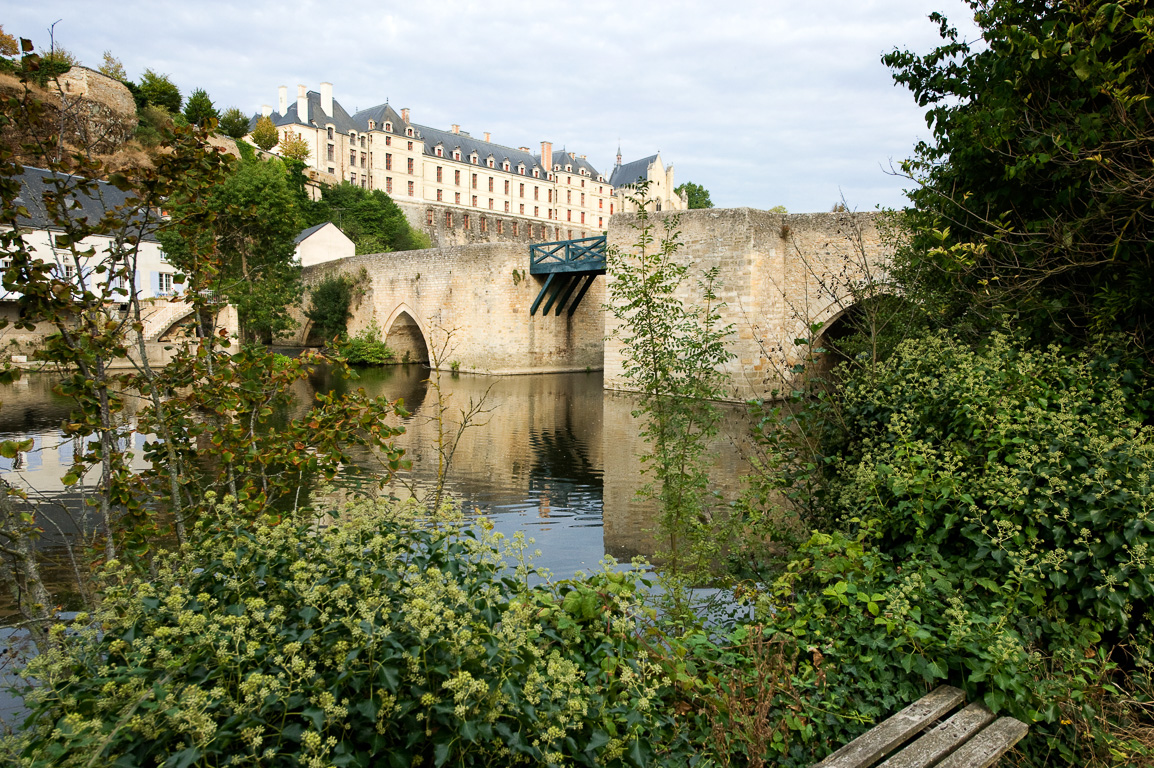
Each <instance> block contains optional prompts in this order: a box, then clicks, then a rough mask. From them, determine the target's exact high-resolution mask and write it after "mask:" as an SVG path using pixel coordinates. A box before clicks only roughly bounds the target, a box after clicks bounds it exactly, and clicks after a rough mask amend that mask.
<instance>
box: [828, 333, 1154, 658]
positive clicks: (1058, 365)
mask: <svg viewBox="0 0 1154 768" xmlns="http://www.w3.org/2000/svg"><path fill="white" fill-rule="evenodd" d="M874 377H875V378H874V379H873V380H872V381H867V380H866V379H865V378H864V377H863V378H859V379H856V380H851V381H849V382H847V384H846V387H845V390H844V419H845V423H847V424H849V425H852V427H851V429H852V434H851V436H850V440H849V442H848V443H847V447H846V451H845V455H844V456H843V457H842V462H841V463H840V465H839V466H840V469H839V471H838V474H837V477H836V479H835V482H834V484H833V489H832V496H833V509H834V510H835V512H836V513H838V514H840V515H842V516H843V517H845V518H860V519H863V520H876V521H877V525H878V533H879V535H880V536H881V537H883V539H884V540H885V541H886V542H887V544H886V548H887V550H888V551H890V552H892V553H893V554H894V555H895V556H897V557H899V558H900V557H901V556H903V555H904V554H906V553H909V552H914V551H917V550H919V549H920V548H922V547H925V546H932V547H934V548H936V549H937V551H939V552H940V553H941V556H942V557H943V558H944V559H945V560H946V561H947V562H949V563H950V564H951V567H953V568H956V569H957V570H958V572H965V573H968V574H970V578H971V579H992V580H994V581H995V582H998V583H1007V582H1012V583H1016V584H1020V585H1021V587H1022V589H1025V590H1027V591H1028V592H1029V593H1030V595H1031V599H1032V600H1033V601H1034V604H1035V606H1036V611H1034V613H1036V615H1037V617H1038V619H1039V620H1040V621H1042V623H1043V625H1044V624H1045V622H1047V621H1050V620H1055V621H1061V620H1064V621H1068V622H1076V621H1079V620H1082V619H1092V620H1094V621H1095V622H1098V623H1100V625H1101V627H1102V628H1103V629H1105V630H1106V631H1108V632H1110V633H1112V634H1113V635H1114V636H1115V637H1122V638H1124V637H1126V636H1127V635H1128V634H1130V633H1133V632H1140V633H1142V634H1143V635H1145V634H1146V633H1148V632H1149V631H1150V628H1151V627H1150V616H1149V612H1150V610H1151V607H1154V602H1152V598H1154V570H1148V569H1147V558H1148V553H1149V552H1150V549H1151V547H1152V546H1154V519H1151V517H1150V514H1151V511H1152V509H1154V488H1152V485H1154V440H1152V437H1154V433H1152V432H1151V431H1150V429H1149V428H1146V427H1143V426H1142V424H1141V421H1140V420H1139V419H1138V418H1136V416H1134V415H1133V413H1132V407H1133V404H1134V403H1133V401H1135V400H1137V399H1138V397H1139V394H1140V393H1139V392H1138V391H1137V388H1136V386H1135V385H1136V382H1135V381H1134V379H1133V377H1132V376H1131V375H1129V374H1128V373H1127V372H1126V371H1123V370H1119V369H1118V368H1117V367H1116V365H1114V364H1113V363H1112V361H1111V359H1110V357H1108V356H1107V355H1106V354H1105V353H1099V354H1077V355H1066V354H1062V353H1060V352H1059V351H1057V350H1056V349H1048V350H1042V351H1038V350H1031V349H1029V348H1026V347H1024V346H1022V345H1021V344H1019V343H1017V342H1015V341H1013V340H1012V339H1010V338H1008V337H1006V336H1004V335H994V336H993V337H992V338H991V339H990V340H989V342H988V343H987V344H986V345H985V346H984V348H983V349H981V350H979V351H974V350H972V349H970V348H969V347H967V346H965V345H964V344H962V343H960V342H959V341H957V340H955V339H953V338H951V337H949V336H948V335H945V334H941V335H935V336H929V337H926V338H922V339H917V340H913V341H910V342H907V343H905V344H903V345H902V346H901V347H899V349H898V351H897V353H896V354H895V356H894V358H893V359H891V360H890V361H889V362H887V363H885V364H883V365H882V366H881V367H880V369H879V370H878V371H877V372H876V373H875V374H874ZM1039 631H1045V628H1044V626H1040V627H1039Z"/></svg>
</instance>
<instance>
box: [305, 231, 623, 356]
mask: <svg viewBox="0 0 1154 768" xmlns="http://www.w3.org/2000/svg"><path fill="white" fill-rule="evenodd" d="M340 274H343V275H347V276H349V277H351V278H352V279H353V281H354V282H355V283H356V285H357V286H358V287H359V289H360V297H359V300H357V301H355V303H354V307H353V313H352V317H351V319H350V320H349V323H348V329H349V335H350V336H353V335H355V334H357V333H359V332H360V331H362V330H363V329H366V328H370V327H373V326H374V325H375V327H376V328H377V329H378V331H379V334H380V336H381V338H383V339H384V340H385V342H386V343H387V344H388V345H389V347H391V348H392V349H393V350H395V351H396V353H397V355H398V357H400V358H402V359H403V358H405V356H406V355H407V359H409V360H412V361H414V362H425V363H429V364H432V365H436V366H438V367H440V368H442V369H450V368H453V367H454V366H456V367H457V369H459V370H460V371H462V372H473V373H488V374H506V375H507V374H519V373H548V372H558V371H584V370H590V369H600V368H601V366H602V361H603V357H604V343H603V335H604V320H603V318H602V311H601V305H602V303H603V302H604V300H605V292H604V291H605V283H604V279H599V280H597V281H596V282H595V283H594V285H593V286H592V287H591V288H590V290H589V293H588V295H587V296H586V297H585V300H584V301H583V302H582V303H581V305H580V307H579V308H578V309H577V311H576V312H575V313H574V314H573V315H572V316H570V315H568V314H567V313H561V314H560V315H559V316H558V315H556V314H554V313H550V314H549V315H548V316H545V317H542V316H540V314H538V315H536V316H532V317H531V316H530V315H529V308H530V306H531V305H532V303H533V300H534V299H535V298H536V296H537V293H538V292H539V291H540V289H541V285H542V284H543V283H544V278H543V277H535V276H531V275H529V246H528V243H524V244H521V243H483V244H474V245H461V246H453V247H448V248H432V249H428V250H422V251H405V252H397V253H383V254H366V255H363V256H354V257H351V258H346V259H339V260H337V261H330V262H325V263H321V264H317V265H314V266H310V267H305V269H304V271H303V279H304V283H305V286H306V289H307V288H308V287H311V286H313V285H316V284H317V283H319V282H320V281H321V280H323V279H324V278H325V277H326V276H328V275H340ZM305 301H306V302H307V301H308V299H307V290H306V299H305ZM301 320H302V323H301V328H300V330H299V332H298V335H297V337H296V338H295V339H294V341H296V342H297V343H300V344H303V343H306V342H307V341H308V337H309V331H310V328H309V324H308V321H307V320H305V319H303V317H302V318H301Z"/></svg>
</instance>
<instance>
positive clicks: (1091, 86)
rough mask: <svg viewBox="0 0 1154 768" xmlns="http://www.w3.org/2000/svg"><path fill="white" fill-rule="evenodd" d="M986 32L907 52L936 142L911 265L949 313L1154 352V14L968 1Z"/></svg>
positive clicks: (923, 147) (1135, 8) (911, 277)
mask: <svg viewBox="0 0 1154 768" xmlns="http://www.w3.org/2000/svg"><path fill="white" fill-rule="evenodd" d="M968 4H969V5H970V7H971V8H972V9H973V10H974V12H975V14H976V15H975V20H976V22H977V24H978V25H979V27H980V28H981V30H982V37H983V41H982V43H981V44H977V45H975V44H972V43H970V42H967V41H964V40H961V39H960V38H959V37H958V33H957V30H955V29H953V28H951V27H950V25H949V23H948V21H947V20H946V19H945V18H944V17H943V16H941V15H940V14H933V15H932V16H931V19H933V20H934V21H935V22H936V23H937V24H938V26H939V33H940V35H941V38H942V40H943V43H942V45H940V46H939V47H938V48H936V49H935V50H933V51H931V52H930V53H929V54H926V55H924V56H921V55H917V54H914V53H911V52H909V51H894V52H892V53H890V54H888V55H886V56H885V57H884V58H883V60H884V61H885V63H886V64H887V65H889V66H890V67H891V68H892V69H893V70H894V79H895V80H896V81H897V82H898V83H901V84H903V85H905V86H907V87H908V88H909V89H910V90H911V91H912V92H913V95H914V97H915V98H916V99H917V101H918V104H920V105H922V106H925V107H928V108H929V110H928V112H927V114H926V119H927V122H928V123H929V124H930V126H931V128H932V130H933V142H932V143H931V142H922V143H920V144H918V146H917V148H916V151H915V155H914V157H913V158H911V159H910V160H908V161H906V162H905V163H904V164H903V166H902V168H903V171H904V172H905V173H906V174H907V175H909V176H910V177H911V178H913V179H914V180H915V181H916V182H917V183H918V185H919V186H918V188H917V189H915V190H914V191H913V192H912V193H911V194H910V199H911V200H912V202H913V203H914V208H913V210H912V212H911V214H910V224H911V226H912V229H913V231H914V233H915V237H914V239H913V241H912V243H911V247H910V248H909V249H907V250H906V251H905V252H904V253H903V254H902V256H901V259H900V260H899V265H898V266H899V273H900V275H901V276H902V279H903V280H904V281H905V282H906V283H907V285H908V286H909V287H910V288H911V290H920V291H921V292H922V294H923V296H922V301H923V303H924V305H925V306H927V308H931V309H932V310H933V311H934V312H935V313H936V314H937V315H938V316H939V317H941V318H943V319H945V321H946V322H948V323H952V324H955V325H956V324H957V323H959V322H967V323H970V324H971V325H973V326H975V328H976V329H978V330H980V329H981V328H988V327H989V325H990V324H991V323H992V322H996V321H997V318H998V317H999V316H1001V315H1005V314H1007V313H1010V314H1013V315H1014V316H1015V317H1017V318H1018V320H1017V321H1016V323H1017V324H1019V325H1024V326H1026V327H1027V328H1028V329H1029V330H1031V331H1033V332H1034V334H1035V335H1036V336H1037V337H1039V338H1043V339H1047V338H1048V339H1057V340H1063V341H1075V342H1078V341H1079V340H1084V339H1086V338H1088V337H1089V336H1090V335H1091V334H1093V333H1096V332H1101V331H1120V332H1123V333H1125V334H1127V335H1128V337H1129V338H1130V340H1131V344H1132V347H1133V348H1134V349H1135V350H1137V351H1139V352H1140V353H1143V354H1145V356H1146V358H1147V359H1151V358H1154V210H1152V209H1151V207H1150V191H1149V190H1150V185H1151V182H1152V179H1154V170H1152V167H1151V164H1150V146H1151V143H1152V141H1154V115H1152V112H1151V108H1150V102H1149V98H1150V96H1151V93H1152V90H1154V89H1152V84H1154V61H1152V57H1154V46H1152V45H1151V40H1152V37H1151V28H1152V27H1151V21H1152V20H1154V12H1152V11H1150V10H1148V6H1147V4H1146V3H1145V2H1139V1H1138V0H1125V1H1123V2H1104V1H1102V0H1086V1H1085V2H1062V3H1055V2H1049V1H1048V0H1028V1H1026V2H1022V1H1021V0H1013V1H1011V0H996V1H994V2H982V1H979V0H969V3H968Z"/></svg>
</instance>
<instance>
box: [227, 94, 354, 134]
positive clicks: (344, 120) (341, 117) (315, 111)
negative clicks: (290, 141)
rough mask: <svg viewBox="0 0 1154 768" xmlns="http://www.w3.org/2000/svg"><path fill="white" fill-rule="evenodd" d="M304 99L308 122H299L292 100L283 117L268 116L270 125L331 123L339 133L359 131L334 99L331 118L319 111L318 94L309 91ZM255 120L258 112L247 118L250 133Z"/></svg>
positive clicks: (295, 105) (275, 112)
mask: <svg viewBox="0 0 1154 768" xmlns="http://www.w3.org/2000/svg"><path fill="white" fill-rule="evenodd" d="M306 98H307V99H308V105H309V121H308V122H307V123H306V122H305V121H304V120H301V118H300V116H299V114H298V113H297V101H296V99H292V100H290V101H289V103H288V107H287V108H286V109H285V113H284V114H283V115H282V114H280V113H279V112H277V111H275V110H274V111H273V113H272V114H271V115H269V119H270V120H272V124H273V125H275V126H277V127H278V128H279V127H280V126H282V125H315V126H324V125H327V124H328V123H330V122H331V123H332V124H333V127H334V128H335V129H336V130H337V131H338V132H339V133H348V132H349V131H359V130H361V128H360V127H359V126H358V125H357V122H356V121H355V120H353V118H352V117H350V116H349V113H348V112H346V111H345V108H344V107H342V106H341V103H340V102H339V101H337V100H336V99H333V114H332V117H329V116H328V115H326V114H325V113H324V112H323V111H322V110H321V95H320V94H319V93H317V92H316V91H309V92H308V96H307V97H306ZM257 120H260V113H259V112H258V113H256V114H255V115H253V116H252V117H251V118H249V121H248V129H249V130H250V131H251V130H252V129H253V128H255V127H256V122H257Z"/></svg>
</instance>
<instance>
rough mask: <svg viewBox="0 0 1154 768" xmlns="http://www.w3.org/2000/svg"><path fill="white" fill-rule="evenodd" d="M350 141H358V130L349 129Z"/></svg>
mask: <svg viewBox="0 0 1154 768" xmlns="http://www.w3.org/2000/svg"><path fill="white" fill-rule="evenodd" d="M349 141H351V142H352V143H354V144H356V143H357V132H356V131H349Z"/></svg>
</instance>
